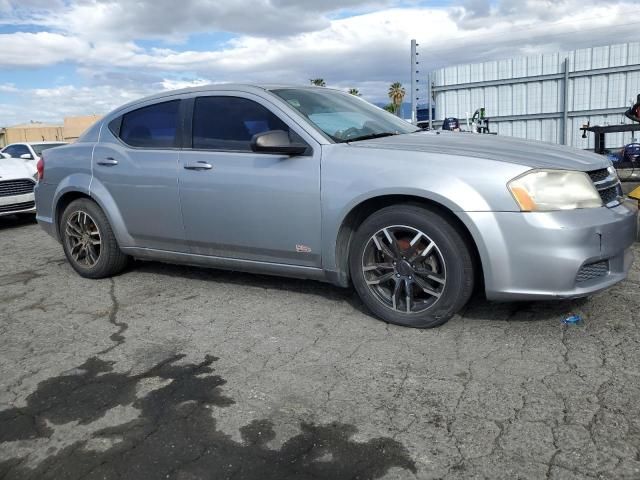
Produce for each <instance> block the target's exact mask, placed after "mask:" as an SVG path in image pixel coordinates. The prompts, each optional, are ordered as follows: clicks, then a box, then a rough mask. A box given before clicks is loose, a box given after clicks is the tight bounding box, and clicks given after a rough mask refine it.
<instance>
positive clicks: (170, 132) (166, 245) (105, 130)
mask: <svg viewBox="0 0 640 480" xmlns="http://www.w3.org/2000/svg"><path fill="white" fill-rule="evenodd" d="M181 109H182V102H181V100H179V99H176V100H168V101H163V102H157V103H152V104H148V105H145V106H142V107H139V108H136V109H133V110H131V111H128V112H126V113H124V114H123V115H122V116H120V117H118V118H116V119H115V120H113V121H111V122H110V123H109V124H108V125H104V126H103V127H102V131H101V132H100V142H99V143H97V144H96V147H95V150H94V153H93V175H94V182H93V183H92V191H93V190H94V189H96V188H105V189H106V190H107V191H108V193H109V195H110V196H111V197H112V198H113V200H114V202H115V208H117V209H118V210H119V211H120V214H121V215H122V218H123V220H124V223H125V225H126V229H127V231H128V233H129V235H130V236H131V237H132V238H133V240H134V245H127V246H137V247H145V248H153V249H160V250H169V251H178V252H184V251H186V250H187V247H186V245H185V238H184V228H183V226H182V218H181V212H180V199H179V194H178V178H177V166H178V158H179V156H178V151H179V148H178V147H179V145H180V138H181V137H180V136H181V125H182V121H181V115H182V110H181Z"/></svg>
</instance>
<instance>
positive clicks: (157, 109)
mask: <svg viewBox="0 0 640 480" xmlns="http://www.w3.org/2000/svg"><path fill="white" fill-rule="evenodd" d="M179 106H180V100H174V101H171V102H164V103H157V104H155V105H150V106H148V107H143V108H139V109H138V110H133V111H132V112H129V113H125V114H124V115H123V116H122V125H121V126H120V138H121V139H122V141H123V142H124V143H126V144H127V145H131V146H132V147H144V148H171V147H175V146H177V142H176V133H177V131H178V108H179Z"/></svg>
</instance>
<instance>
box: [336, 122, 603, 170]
mask: <svg viewBox="0 0 640 480" xmlns="http://www.w3.org/2000/svg"><path fill="white" fill-rule="evenodd" d="M349 145H351V146H353V147H358V148H382V149H388V150H404V151H412V152H426V153H437V154H444V155H459V156H466V157H477V158H487V159H490V160H497V161H501V162H508V163H514V164H518V165H524V166H528V167H531V168H555V169H565V170H580V171H589V170H596V169H600V168H606V167H608V166H609V165H610V162H609V160H607V159H606V158H605V157H604V156H602V155H596V154H595V153H593V152H587V151H585V150H579V149H577V148H571V147H565V146H561V145H553V144H550V143H544V142H535V141H530V140H522V139H519V138H514V137H501V136H497V135H480V134H472V133H454V132H443V131H437V132H417V133H411V134H406V135H394V136H391V137H383V138H377V139H375V140H364V141H359V142H352V143H350V144H349Z"/></svg>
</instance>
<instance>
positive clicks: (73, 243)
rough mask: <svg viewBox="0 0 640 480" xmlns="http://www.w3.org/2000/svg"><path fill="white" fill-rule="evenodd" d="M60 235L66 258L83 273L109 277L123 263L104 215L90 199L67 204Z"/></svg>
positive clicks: (87, 275)
mask: <svg viewBox="0 0 640 480" xmlns="http://www.w3.org/2000/svg"><path fill="white" fill-rule="evenodd" d="M60 236H61V239H62V246H63V248H64V253H65V255H66V256H67V260H68V261H69V263H70V264H71V266H72V267H73V269H74V270H75V271H76V272H78V273H79V274H80V275H81V276H83V277H87V278H104V277H109V276H111V275H115V274H117V273H119V272H121V271H122V270H123V269H124V268H125V266H126V265H127V261H128V257H127V256H126V255H125V254H124V253H122V251H120V248H119V247H118V243H117V241H116V238H115V235H114V234H113V230H112V229H111V225H109V221H108V220H107V217H106V215H105V214H104V212H103V211H102V209H101V208H100V207H99V206H98V205H97V204H96V203H95V202H93V201H92V200H89V199H87V198H81V199H78V200H74V201H73V202H71V203H70V204H69V206H68V207H67V208H66V209H65V210H64V212H63V214H62V217H61V219H60Z"/></svg>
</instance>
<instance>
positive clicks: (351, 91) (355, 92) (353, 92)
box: [349, 88, 362, 97]
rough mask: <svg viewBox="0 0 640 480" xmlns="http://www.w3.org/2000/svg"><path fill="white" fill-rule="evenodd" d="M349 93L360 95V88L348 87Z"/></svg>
mask: <svg viewBox="0 0 640 480" xmlns="http://www.w3.org/2000/svg"><path fill="white" fill-rule="evenodd" d="M349 93H350V94H351V95H355V96H356V97H360V96H362V95H361V93H360V90H358V89H357V88H350V89H349Z"/></svg>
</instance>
